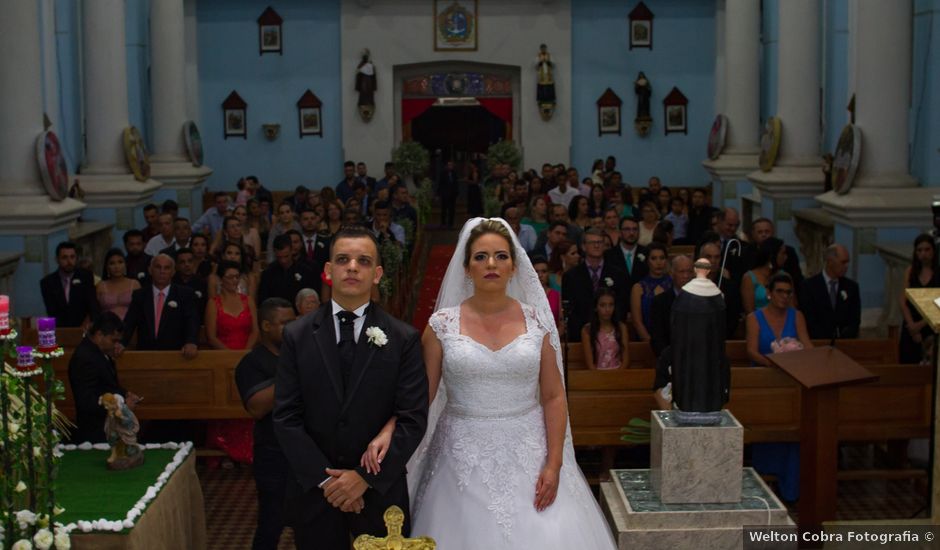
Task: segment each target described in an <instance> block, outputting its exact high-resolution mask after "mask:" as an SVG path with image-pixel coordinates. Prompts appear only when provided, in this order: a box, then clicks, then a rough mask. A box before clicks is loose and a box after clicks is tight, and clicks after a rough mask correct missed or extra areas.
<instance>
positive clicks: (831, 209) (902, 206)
mask: <svg viewBox="0 0 940 550" xmlns="http://www.w3.org/2000/svg"><path fill="white" fill-rule="evenodd" d="M938 194H940V189H936V188H931V187H915V188H911V189H905V190H904V191H903V192H898V190H897V189H869V188H861V187H857V186H856V187H855V188H853V189H852V191H851V192H850V193H848V194H845V195H839V194H836V193H835V192H834V191H830V192H828V193H824V194H822V195H818V196H816V201H817V202H818V203H819V204H820V205H821V206H822V208H823V210H825V211H826V212H827V213H828V214H829V215H830V216H832V218H833V220H834V221H836V222H838V223H840V224H843V225H847V226H849V227H853V228H858V227H873V226H874V227H916V228H924V227H930V226H932V225H933V214H932V212H931V210H930V204H931V203H932V202H933V200H934V197H935V196H937V195H938Z"/></svg>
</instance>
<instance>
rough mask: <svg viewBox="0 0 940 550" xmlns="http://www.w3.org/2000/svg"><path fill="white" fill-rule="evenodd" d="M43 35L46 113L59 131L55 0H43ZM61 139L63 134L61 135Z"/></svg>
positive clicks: (54, 127)
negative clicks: (57, 125)
mask: <svg viewBox="0 0 940 550" xmlns="http://www.w3.org/2000/svg"><path fill="white" fill-rule="evenodd" d="M41 6H42V7H41V9H42V35H43V56H42V57H43V59H42V62H43V80H44V81H45V89H44V90H43V91H44V92H45V93H44V94H43V97H44V99H45V104H44V105H43V108H44V109H45V112H46V115H47V116H48V117H49V120H51V121H52V124H53V128H52V129H53V130H56V132H57V133H58V130H57V127H56V126H55V125H56V124H59V122H60V120H59V74H58V66H59V61H58V51H57V46H58V37H57V35H56V20H55V0H42V4H41ZM59 137H60V139H61V136H59Z"/></svg>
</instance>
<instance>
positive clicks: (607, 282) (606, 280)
mask: <svg viewBox="0 0 940 550" xmlns="http://www.w3.org/2000/svg"><path fill="white" fill-rule="evenodd" d="M604 284H605V285H607V287H608V288H609V287H612V286H614V280H613V279H611V278H610V277H604Z"/></svg>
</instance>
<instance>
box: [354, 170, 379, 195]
mask: <svg viewBox="0 0 940 550" xmlns="http://www.w3.org/2000/svg"><path fill="white" fill-rule="evenodd" d="M356 181H357V182H359V183H360V184H362V186H363V187H365V188H366V193H367V194H368V195H369V197H374V196H375V183H376V182H375V178H373V177H372V176H370V175H369V167H368V166H366V163H364V162H361V161H360V162H359V163H357V164H356Z"/></svg>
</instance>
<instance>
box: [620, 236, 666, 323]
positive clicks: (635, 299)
mask: <svg viewBox="0 0 940 550" xmlns="http://www.w3.org/2000/svg"><path fill="white" fill-rule="evenodd" d="M648 249H649V256H647V262H648V263H649V273H648V274H647V275H646V276H645V277H643V278H642V279H640V280H639V281H637V283H636V284H635V285H633V289H632V290H631V291H630V319H631V321H632V322H633V329H634V330H635V331H636V334H637V337H638V338H639V339H640V340H642V341H644V342H649V341H650V339H651V338H652V337H651V336H650V332H649V327H650V326H651V324H650V311H651V309H652V306H653V298H655V297H656V296H658V295H659V294H661V293H663V292H666V291H669V290H672V278H671V277H670V276H669V271H668V269H667V254H666V247H665V246H663V245H661V244H659V243H651V244H650V245H649V247H648Z"/></svg>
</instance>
